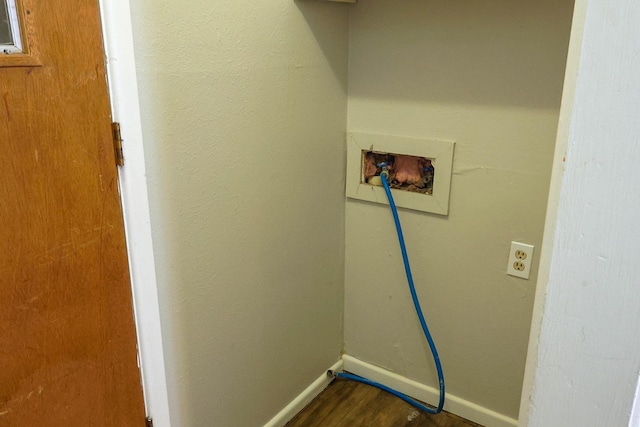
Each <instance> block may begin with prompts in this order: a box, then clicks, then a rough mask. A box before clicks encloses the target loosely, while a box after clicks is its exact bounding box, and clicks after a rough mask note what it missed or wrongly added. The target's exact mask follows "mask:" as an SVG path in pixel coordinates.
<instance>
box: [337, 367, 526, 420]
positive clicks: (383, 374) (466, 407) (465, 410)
mask: <svg viewBox="0 0 640 427" xmlns="http://www.w3.org/2000/svg"><path fill="white" fill-rule="evenodd" d="M342 360H343V362H344V370H345V371H348V372H351V373H352V374H356V375H359V376H361V377H365V378H367V379H370V380H372V381H376V382H379V383H381V384H384V385H386V386H387V387H391V388H393V389H395V390H398V391H399V392H401V393H404V394H406V395H407V396H410V397H413V398H414V399H418V400H421V401H423V402H426V403H429V404H433V405H437V403H438V397H439V391H438V390H437V389H435V388H433V387H429V386H426V385H424V384H421V383H419V382H416V381H413V380H410V379H409V378H405V377H403V376H400V375H398V374H394V373H393V372H390V371H387V370H386V369H382V368H380V367H378V366H375V365H372V364H370V363H367V362H363V361H362V360H359V359H356V358H355V357H352V356H349V355H346V354H345V355H343V356H342ZM444 409H445V410H446V411H448V412H451V413H453V414H456V415H458V416H461V417H463V418H466V419H468V420H470V421H473V422H476V423H478V424H480V425H483V426H485V427H516V426H517V425H518V420H516V419H513V418H509V417H507V416H505V415H502V414H499V413H497V412H494V411H492V410H490V409H487V408H483V407H482V406H480V405H476V404H475V403H472V402H469V401H467V400H464V399H461V398H459V397H457V396H453V395H451V394H449V393H447V399H446V401H445V405H444Z"/></svg>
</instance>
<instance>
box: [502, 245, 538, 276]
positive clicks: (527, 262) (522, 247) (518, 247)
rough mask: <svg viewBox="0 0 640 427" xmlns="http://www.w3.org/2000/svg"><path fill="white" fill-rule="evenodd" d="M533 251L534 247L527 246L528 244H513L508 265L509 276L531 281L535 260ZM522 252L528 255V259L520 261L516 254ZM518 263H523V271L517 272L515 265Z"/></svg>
mask: <svg viewBox="0 0 640 427" xmlns="http://www.w3.org/2000/svg"><path fill="white" fill-rule="evenodd" d="M533 249H534V247H533V246H532V245H527V244H526V243H519V242H511V250H510V251H509V261H508V263H507V274H508V275H510V276H515V277H520V278H522V279H529V276H530V275H531V263H532V260H533ZM517 251H522V252H524V253H525V254H526V258H524V259H518V258H516V252H517ZM516 262H522V264H523V265H524V269H523V270H516V269H515V268H514V264H515V263H516Z"/></svg>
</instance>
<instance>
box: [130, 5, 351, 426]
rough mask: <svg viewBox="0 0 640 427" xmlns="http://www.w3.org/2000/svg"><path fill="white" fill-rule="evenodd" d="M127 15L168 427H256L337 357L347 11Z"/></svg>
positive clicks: (175, 10)
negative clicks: (153, 257)
mask: <svg viewBox="0 0 640 427" xmlns="http://www.w3.org/2000/svg"><path fill="white" fill-rule="evenodd" d="M132 15H133V24H134V38H135V51H136V61H137V65H138V79H139V87H140V101H141V110H142V121H143V122H142V125H143V131H144V140H145V152H146V156H147V159H146V162H147V171H148V184H149V197H150V205H151V220H152V229H153V238H154V250H155V254H156V265H157V270H158V271H157V273H158V286H159V293H160V299H161V316H162V326H163V334H164V343H165V353H166V354H165V356H166V361H167V366H168V371H169V372H167V374H168V381H169V393H170V401H171V402H172V408H171V409H172V421H173V425H175V426H214V425H215V426H225V427H233V426H238V427H247V426H257V425H262V424H264V423H265V422H266V421H268V420H269V419H270V418H271V417H273V416H274V415H275V414H276V413H277V412H278V411H280V410H281V409H282V408H283V407H284V406H285V405H286V404H287V403H289V402H290V401H291V399H293V398H294V397H295V396H297V395H298V394H299V393H300V392H301V391H302V390H303V389H304V388H305V387H306V386H308V385H309V384H310V383H311V382H312V381H313V380H314V379H315V378H317V377H318V376H319V375H321V374H322V373H323V371H324V370H325V369H326V368H328V367H329V366H330V365H331V364H333V363H334V362H335V361H336V360H337V359H338V358H339V355H340V351H341V349H342V343H343V333H342V314H343V280H344V269H343V264H344V252H343V246H344V138H345V128H346V104H347V99H346V79H347V43H348V33H347V31H348V11H347V9H345V8H344V7H342V6H341V5H339V4H331V3H315V2H293V1H276V0H263V1H259V2H254V1H251V2H249V1H232V0H221V1H216V2H206V1H194V2H188V3H182V2H170V1H160V2H158V1H150V0H143V1H137V2H132Z"/></svg>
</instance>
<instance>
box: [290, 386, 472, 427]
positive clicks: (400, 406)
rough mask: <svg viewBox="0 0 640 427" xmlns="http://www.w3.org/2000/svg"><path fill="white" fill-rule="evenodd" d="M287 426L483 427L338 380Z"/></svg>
mask: <svg viewBox="0 0 640 427" xmlns="http://www.w3.org/2000/svg"><path fill="white" fill-rule="evenodd" d="M286 427H482V426H480V425H479V424H476V423H473V422H471V421H468V420H465V419H464V418H460V417H458V416H457V415H453V414H450V413H448V412H442V413H441V414H439V415H431V414H427V413H424V412H422V411H419V410H417V409H415V408H414V407H413V406H411V405H409V404H408V403H406V402H404V401H402V400H401V399H398V398H397V397H395V396H393V395H391V394H389V393H386V392H384V391H382V390H379V389H377V388H375V387H371V386H368V385H366V384H361V383H358V382H355V381H349V380H344V379H336V380H334V381H333V382H332V383H331V384H330V385H329V387H327V388H326V389H325V390H324V391H323V392H322V393H320V395H318V397H316V398H315V399H314V400H313V401H312V402H311V403H310V404H309V405H308V406H307V407H306V408H305V409H303V410H302V411H301V412H300V413H299V414H298V415H296V417H295V418H294V419H293V420H291V421H290V422H289V423H288V424H287V426H286Z"/></svg>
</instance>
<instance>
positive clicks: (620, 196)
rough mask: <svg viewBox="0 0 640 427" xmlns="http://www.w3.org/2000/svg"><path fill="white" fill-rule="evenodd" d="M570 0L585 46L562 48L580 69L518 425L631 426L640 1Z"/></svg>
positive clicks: (636, 355)
mask: <svg viewBox="0 0 640 427" xmlns="http://www.w3.org/2000/svg"><path fill="white" fill-rule="evenodd" d="M576 9H577V10H578V11H579V13H580V14H582V15H584V16H586V18H585V21H584V30H582V29H580V31H583V36H582V49H581V54H579V55H572V56H570V59H569V61H570V66H571V62H575V63H576V64H577V67H576V68H577V71H578V72H577V74H576V76H575V88H576V89H575V96H574V99H573V104H572V108H571V111H570V112H569V117H570V126H569V132H568V146H567V150H566V164H565V172H564V175H563V177H562V187H561V190H560V203H559V207H558V217H557V224H556V229H555V236H554V239H553V242H554V243H553V252H552V256H551V261H550V272H549V280H548V284H547V289H546V291H547V293H546V301H545V304H544V310H543V313H542V314H543V317H542V328H541V334H540V338H539V346H538V352H537V361H536V363H535V379H534V388H533V395H532V398H531V401H530V402H529V408H528V413H529V420H528V423H527V422H526V421H523V424H522V425H529V426H532V427H537V426H540V427H543V426H544V427H547V426H566V427H572V426H580V427H583V426H626V425H629V423H630V417H631V412H632V407H633V401H634V398H636V390H637V381H638V372H639V371H640V346H639V345H638V343H639V342H640V327H639V326H638V325H640V311H639V310H638V307H639V306H640V293H639V292H638V277H640V263H638V262H637V256H636V255H637V252H638V241H640V225H639V222H638V213H639V212H640V180H639V179H637V171H638V164H640V145H639V144H638V140H639V139H640V120H638V117H640V102H638V100H639V99H640V77H639V76H640V45H639V44H638V40H639V39H640V25H639V23H640V4H638V2H636V1H633V0H579V1H578V2H577V3H576ZM569 77H570V76H568V78H569ZM572 78H573V77H572ZM631 422H632V423H633V422H635V423H636V424H637V418H636V419H635V420H631ZM632 425H633V424H632Z"/></svg>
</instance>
